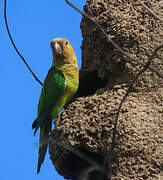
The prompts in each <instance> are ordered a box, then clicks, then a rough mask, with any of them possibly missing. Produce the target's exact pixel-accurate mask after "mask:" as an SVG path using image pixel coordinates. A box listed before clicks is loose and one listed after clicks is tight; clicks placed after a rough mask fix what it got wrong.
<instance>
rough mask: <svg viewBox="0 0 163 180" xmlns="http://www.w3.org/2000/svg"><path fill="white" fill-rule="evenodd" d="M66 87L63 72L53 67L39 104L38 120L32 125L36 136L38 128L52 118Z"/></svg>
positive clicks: (47, 77)
mask: <svg viewBox="0 0 163 180" xmlns="http://www.w3.org/2000/svg"><path fill="white" fill-rule="evenodd" d="M65 85H66V84H65V77H64V74H63V73H62V71H60V70H58V69H56V68H55V67H52V68H51V69H50V70H49V72H48V74H47V76H46V78H45V81H44V84H43V87H42V91H41V96H40V99H39V103H38V115H37V119H36V120H35V121H34V122H33V124H32V129H34V128H35V131H34V135H35V134H36V132H37V130H38V128H39V127H40V126H41V125H42V124H43V123H45V121H46V120H47V119H49V118H50V114H51V112H52V109H53V108H54V106H55V105H56V104H57V102H58V100H59V98H60V97H62V95H63V94H64V90H65Z"/></svg>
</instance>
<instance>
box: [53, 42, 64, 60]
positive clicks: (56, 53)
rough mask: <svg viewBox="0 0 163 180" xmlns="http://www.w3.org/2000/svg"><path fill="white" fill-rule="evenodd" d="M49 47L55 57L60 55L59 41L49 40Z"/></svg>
mask: <svg viewBox="0 0 163 180" xmlns="http://www.w3.org/2000/svg"><path fill="white" fill-rule="evenodd" d="M51 48H52V51H53V56H54V58H55V59H56V57H57V56H61V55H62V48H61V45H60V44H59V43H57V42H54V41H52V42H51Z"/></svg>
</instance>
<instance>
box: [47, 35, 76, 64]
mask: <svg viewBox="0 0 163 180" xmlns="http://www.w3.org/2000/svg"><path fill="white" fill-rule="evenodd" d="M50 45H51V49H52V53H53V66H58V67H60V66H62V65H64V64H70V63H76V56H75V53H74V50H73V48H72V46H71V44H70V42H69V41H68V40H66V39H64V38H56V39H53V40H52V41H51V43H50ZM73 61H74V62H73Z"/></svg>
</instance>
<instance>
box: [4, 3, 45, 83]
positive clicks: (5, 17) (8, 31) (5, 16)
mask: <svg viewBox="0 0 163 180" xmlns="http://www.w3.org/2000/svg"><path fill="white" fill-rule="evenodd" d="M6 1H7V0H5V2H4V19H5V25H6V29H7V33H8V35H9V38H10V40H11V42H12V45H13V47H14V49H15V51H16V52H17V54H18V55H19V56H20V58H21V59H22V60H23V62H24V64H25V65H26V67H27V68H28V70H29V71H30V72H31V74H32V75H33V77H34V78H35V80H36V81H38V82H39V83H40V84H41V85H43V84H42V82H41V81H40V80H39V79H38V78H37V76H36V75H35V74H34V73H33V71H32V70H31V68H30V67H29V65H28V63H27V62H26V60H25V59H24V57H23V56H22V55H21V53H20V52H19V50H18V49H17V47H16V45H15V43H14V41H13V39H12V36H11V34H10V30H9V27H8V23H7V15H6V4H7V2H6Z"/></svg>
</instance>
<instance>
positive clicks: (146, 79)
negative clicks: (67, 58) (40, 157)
mask: <svg viewBox="0 0 163 180" xmlns="http://www.w3.org/2000/svg"><path fill="white" fill-rule="evenodd" d="M142 2H144V4H146V5H147V6H148V7H149V8H151V9H152V10H153V11H154V12H156V13H158V15H160V14H159V12H160V11H159V10H160V8H161V7H160V2H159V1H156V0H148V1H142ZM84 11H85V12H86V13H87V14H89V15H90V16H91V17H93V18H94V19H95V20H96V21H97V22H98V23H99V24H100V25H101V26H102V27H103V28H104V29H105V31H106V32H107V33H108V35H109V36H110V37H111V38H112V39H113V40H114V41H115V42H116V43H117V44H118V45H119V46H120V47H121V48H122V49H124V50H125V51H126V52H128V53H130V54H131V55H132V56H134V57H137V58H138V59H139V60H140V61H142V62H143V63H145V62H147V60H148V57H150V55H151V54H152V53H153V52H154V50H155V48H157V47H158V46H159V45H160V44H161V43H162V35H163V34H162V32H163V31H162V30H163V29H162V25H161V23H160V22H159V20H157V19H156V18H154V17H153V16H152V15H151V14H150V13H149V12H148V11H147V10H146V9H145V8H144V7H143V6H142V5H140V4H139V3H138V1H127V0H126V1H125V0H106V1H105V0H87V2H86V4H85V6H84ZM81 30H82V36H83V42H82V46H81V49H82V68H81V70H80V85H79V91H78V93H77V97H76V99H75V100H74V102H72V103H71V104H69V105H68V106H67V107H66V109H65V111H64V112H63V113H62V114H61V116H60V117H59V118H58V119H57V120H56V121H55V129H54V131H52V132H51V134H50V143H49V153H50V158H51V160H52V162H53V164H54V166H55V168H56V170H57V171H58V172H59V173H60V174H61V175H62V176H63V177H65V178H76V179H79V177H81V176H82V175H85V174H87V173H86V170H87V168H88V167H90V166H91V163H92V161H93V162H94V164H96V163H98V165H100V166H103V165H104V163H105V165H106V166H105V168H104V170H105V172H106V173H107V174H108V176H109V175H110V177H122V178H125V179H126V178H128V179H149V178H155V179H159V176H161V173H162V171H163V140H162V139H163V120H162V113H163V112H162V111H163V108H162V100H163V88H162V82H163V80H162V79H161V78H159V77H158V76H157V75H156V74H155V73H153V72H151V71H146V72H145V73H144V74H143V75H141V76H140V77H139V79H138V80H137V81H136V83H135V84H134V87H133V88H132V91H131V92H130V94H129V96H128V98H127V100H126V101H125V103H124V104H123V106H122V109H121V112H120V116H119V121H118V126H117V133H116V146H115V148H114V151H113V152H112V154H110V148H111V142H112V136H113V127H114V122H115V115H116V111H117V108H118V106H119V103H120V101H121V99H122V97H123V95H124V94H125V92H126V90H127V87H128V84H129V83H130V82H131V81H132V79H133V78H134V76H135V75H136V73H137V72H138V71H139V70H140V69H141V68H142V67H141V66H139V65H138V64H136V63H134V62H132V64H131V63H128V62H129V59H128V58H126V57H125V56H123V55H122V54H120V53H119V52H118V51H117V50H116V49H115V48H114V47H113V46H112V45H111V44H110V43H108V42H107V39H106V37H105V36H104V35H103V34H102V33H101V31H100V30H99V29H98V28H97V27H96V26H95V25H94V24H93V23H92V22H90V21H89V20H87V19H85V18H82V22H81ZM162 57H163V51H162V50H160V51H159V53H158V57H157V58H155V59H154V61H153V62H152V66H153V67H154V68H157V70H159V72H163V65H162V61H161V58H162ZM93 173H94V174H93ZM93 173H92V172H91V173H90V174H89V179H90V180H92V179H94V180H98V179H100V180H102V179H107V177H106V176H105V177H104V178H101V177H102V176H101V174H100V172H99V170H98V171H97V170H95V171H94V172H93Z"/></svg>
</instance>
